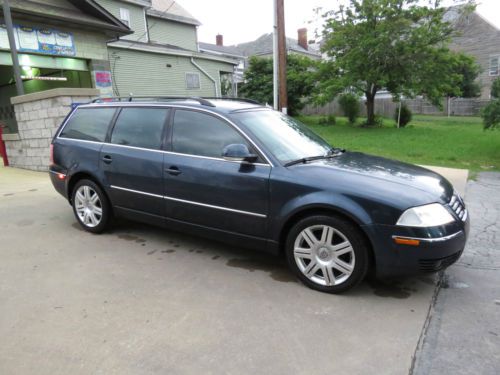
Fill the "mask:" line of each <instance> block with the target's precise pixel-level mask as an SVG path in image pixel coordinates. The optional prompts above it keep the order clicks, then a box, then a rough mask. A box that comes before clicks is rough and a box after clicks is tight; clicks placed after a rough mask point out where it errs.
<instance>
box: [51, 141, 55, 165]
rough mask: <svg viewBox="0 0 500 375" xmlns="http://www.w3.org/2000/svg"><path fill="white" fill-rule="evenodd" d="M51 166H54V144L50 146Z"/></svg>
mask: <svg viewBox="0 0 500 375" xmlns="http://www.w3.org/2000/svg"><path fill="white" fill-rule="evenodd" d="M50 164H54V144H53V143H51V144H50Z"/></svg>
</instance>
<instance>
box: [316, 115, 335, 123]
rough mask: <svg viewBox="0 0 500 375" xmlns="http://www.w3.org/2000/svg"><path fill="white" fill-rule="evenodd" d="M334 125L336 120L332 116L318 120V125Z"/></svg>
mask: <svg viewBox="0 0 500 375" xmlns="http://www.w3.org/2000/svg"><path fill="white" fill-rule="evenodd" d="M336 123H337V119H336V118H335V116H334V115H328V116H323V117H320V118H319V120H318V124H319V125H335V124H336Z"/></svg>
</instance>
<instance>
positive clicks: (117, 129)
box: [100, 107, 170, 216]
mask: <svg viewBox="0 0 500 375" xmlns="http://www.w3.org/2000/svg"><path fill="white" fill-rule="evenodd" d="M169 111H170V110H169V109H168V108H161V107H157V108H151V107H126V108H122V109H121V111H120V113H119V114H118V117H117V119H116V122H115V124H114V126H113V128H112V131H111V134H110V135H108V140H109V142H107V143H106V144H104V146H103V147H102V149H101V154H100V163H101V169H102V170H103V171H104V175H105V178H106V181H107V184H108V188H109V189H108V190H109V192H110V198H111V201H112V202H113V205H114V206H117V207H119V208H122V209H126V210H133V211H136V212H138V213H145V214H150V215H157V216H164V215H165V210H164V204H163V151H162V150H161V148H162V143H163V139H164V134H165V133H164V132H165V125H166V122H167V119H168V116H169Z"/></svg>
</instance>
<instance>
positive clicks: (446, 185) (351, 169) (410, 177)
mask: <svg viewBox="0 0 500 375" xmlns="http://www.w3.org/2000/svg"><path fill="white" fill-rule="evenodd" d="M302 166H303V168H304V169H303V171H305V170H306V169H308V168H310V170H311V172H313V170H315V171H314V172H313V173H314V174H317V173H318V172H319V171H318V170H317V169H318V168H319V169H322V170H332V171H333V170H336V171H339V172H341V173H343V174H344V176H345V177H346V179H347V180H348V183H350V184H355V185H357V186H356V188H359V187H360V185H364V187H365V189H366V188H367V185H368V190H371V191H380V190H383V191H385V193H394V194H396V195H398V196H399V197H401V198H402V196H408V197H412V198H414V199H412V201H414V202H415V203H414V204H425V203H427V202H433V201H434V202H442V203H446V202H449V200H450V199H451V196H452V195H453V186H452V185H451V183H450V182H449V181H448V180H447V179H446V178H444V177H443V176H441V175H440V174H438V173H435V172H433V171H430V170H428V169H426V168H422V167H419V166H417V165H413V164H408V163H403V162H400V161H396V160H391V159H386V158H382V157H378V156H373V155H368V154H363V153H360V152H344V153H342V154H341V155H339V156H337V157H333V158H329V159H320V160H317V161H314V162H310V163H306V164H302ZM319 173H321V172H319ZM337 175H338V173H337ZM335 180H336V182H337V183H338V181H339V180H340V179H335ZM382 182H384V183H382Z"/></svg>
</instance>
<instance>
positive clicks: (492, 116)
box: [481, 99, 500, 129]
mask: <svg viewBox="0 0 500 375" xmlns="http://www.w3.org/2000/svg"><path fill="white" fill-rule="evenodd" d="M481 116H482V117H483V125H484V128H485V129H495V128H498V127H500V99H497V100H493V101H492V102H491V103H490V104H488V105H487V106H486V107H484V108H483V111H482V113H481Z"/></svg>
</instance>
